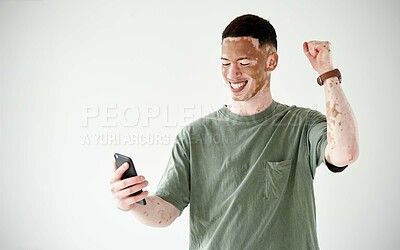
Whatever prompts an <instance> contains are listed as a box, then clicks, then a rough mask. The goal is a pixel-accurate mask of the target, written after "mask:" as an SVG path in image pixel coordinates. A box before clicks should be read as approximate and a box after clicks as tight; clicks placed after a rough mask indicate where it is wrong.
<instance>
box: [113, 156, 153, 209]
mask: <svg viewBox="0 0 400 250" xmlns="http://www.w3.org/2000/svg"><path fill="white" fill-rule="evenodd" d="M114 158H115V162H116V163H117V167H121V166H122V164H124V163H125V162H127V163H128V164H129V168H128V169H127V170H126V171H125V173H124V174H123V175H122V179H126V178H130V177H134V176H137V173H136V169H135V165H133V161H132V159H131V158H130V157H128V156H125V155H121V154H118V153H115V154H114ZM142 192H143V190H139V191H137V192H136V193H134V194H131V195H130V196H135V195H138V194H141V193H142ZM136 203H138V204H141V205H146V200H145V199H143V200H141V201H138V202H136Z"/></svg>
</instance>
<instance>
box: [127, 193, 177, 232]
mask: <svg viewBox="0 0 400 250" xmlns="http://www.w3.org/2000/svg"><path fill="white" fill-rule="evenodd" d="M146 202H147V204H146V205H145V206H142V205H139V204H134V205H133V207H132V209H131V212H132V214H134V215H135V217H136V218H137V219H138V220H139V221H141V222H142V223H143V224H145V225H148V226H152V227H166V226H169V225H170V224H171V223H172V222H173V221H174V220H175V219H176V218H177V217H178V216H179V215H180V211H179V210H178V209H177V208H176V207H175V206H173V205H172V204H171V203H168V202H166V201H165V200H163V199H161V198H160V197H158V196H155V195H153V196H149V197H147V198H146Z"/></svg>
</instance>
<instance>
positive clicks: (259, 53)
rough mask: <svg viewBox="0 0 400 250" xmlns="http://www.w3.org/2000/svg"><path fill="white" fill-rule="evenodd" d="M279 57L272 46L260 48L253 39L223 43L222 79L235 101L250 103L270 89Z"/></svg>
mask: <svg viewBox="0 0 400 250" xmlns="http://www.w3.org/2000/svg"><path fill="white" fill-rule="evenodd" d="M277 59H278V58H277V54H276V52H274V51H273V50H271V49H270V46H268V45H264V46H260V45H259V42H258V39H255V38H252V37H228V38H225V39H224V40H223V41H222V56H221V63H222V75H223V77H224V80H225V82H226V83H227V84H228V86H229V88H230V90H231V93H232V98H233V100H234V101H248V100H249V99H251V98H252V97H253V96H255V95H256V94H257V93H258V92H260V90H263V89H265V88H269V79H270V71H272V70H273V69H275V67H276V64H277Z"/></svg>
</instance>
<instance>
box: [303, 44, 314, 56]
mask: <svg viewBox="0 0 400 250" xmlns="http://www.w3.org/2000/svg"><path fill="white" fill-rule="evenodd" d="M303 52H304V54H305V55H306V56H307V57H308V59H311V58H313V56H312V55H311V53H310V49H309V48H308V42H304V43H303Z"/></svg>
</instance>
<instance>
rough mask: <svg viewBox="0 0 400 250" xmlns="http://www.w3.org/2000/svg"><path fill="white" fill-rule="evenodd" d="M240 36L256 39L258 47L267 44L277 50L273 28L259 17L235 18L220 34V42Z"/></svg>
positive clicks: (247, 15) (248, 15)
mask: <svg viewBox="0 0 400 250" xmlns="http://www.w3.org/2000/svg"><path fill="white" fill-rule="evenodd" d="M241 36H249V37H252V38H257V39H258V41H259V42H260V46H263V45H264V44H267V45H271V46H273V47H274V48H275V49H278V42H277V41H276V32H275V29H274V27H273V26H272V24H271V23H270V22H269V21H268V20H265V19H264V18H261V17H259V16H256V15H252V14H246V15H242V16H239V17H236V18H235V19H234V20H233V21H232V22H231V23H230V24H229V25H228V26H226V28H225V30H224V32H222V40H224V39H225V38H227V37H241Z"/></svg>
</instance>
